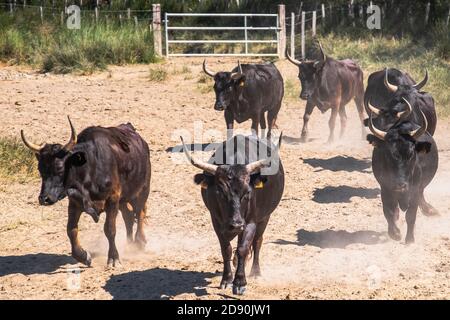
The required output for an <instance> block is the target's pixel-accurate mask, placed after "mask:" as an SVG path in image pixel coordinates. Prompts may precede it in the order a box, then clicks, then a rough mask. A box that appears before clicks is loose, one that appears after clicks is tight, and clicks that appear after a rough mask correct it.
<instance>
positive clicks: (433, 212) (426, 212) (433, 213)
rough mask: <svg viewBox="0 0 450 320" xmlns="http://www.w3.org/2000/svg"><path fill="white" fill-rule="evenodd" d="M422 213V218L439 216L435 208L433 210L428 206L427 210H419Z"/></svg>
mask: <svg viewBox="0 0 450 320" xmlns="http://www.w3.org/2000/svg"><path fill="white" fill-rule="evenodd" d="M421 211H422V213H423V215H424V216H427V217H433V216H438V215H439V211H438V210H437V209H435V208H433V207H432V206H429V207H428V208H426V209H425V208H423V209H421Z"/></svg>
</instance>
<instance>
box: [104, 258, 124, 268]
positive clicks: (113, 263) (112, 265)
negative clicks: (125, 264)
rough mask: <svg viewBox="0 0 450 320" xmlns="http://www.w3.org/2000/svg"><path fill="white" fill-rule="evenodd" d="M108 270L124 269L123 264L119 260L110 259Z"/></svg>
mask: <svg viewBox="0 0 450 320" xmlns="http://www.w3.org/2000/svg"><path fill="white" fill-rule="evenodd" d="M107 268H122V263H121V262H120V259H119V258H116V259H113V258H108V263H107Z"/></svg>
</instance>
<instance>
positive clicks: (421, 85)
mask: <svg viewBox="0 0 450 320" xmlns="http://www.w3.org/2000/svg"><path fill="white" fill-rule="evenodd" d="M427 82H428V70H427V69H425V78H423V80H422V81H420V82H419V83H417V84H415V85H413V87H414V88H416V89H417V90H420V89H422V87H424V86H425V85H426V84H427Z"/></svg>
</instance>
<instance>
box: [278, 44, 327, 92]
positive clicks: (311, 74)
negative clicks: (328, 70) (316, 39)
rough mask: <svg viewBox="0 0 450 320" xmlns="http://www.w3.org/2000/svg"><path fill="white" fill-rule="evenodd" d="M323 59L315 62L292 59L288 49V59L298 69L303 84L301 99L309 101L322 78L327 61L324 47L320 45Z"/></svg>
mask: <svg viewBox="0 0 450 320" xmlns="http://www.w3.org/2000/svg"><path fill="white" fill-rule="evenodd" d="M319 48H320V54H321V59H319V60H314V61H300V60H297V59H295V58H291V56H290V55H289V53H288V49H287V48H286V57H287V58H288V60H289V61H290V62H292V63H293V64H295V65H296V66H297V67H298V78H299V79H300V82H301V84H302V92H301V93H300V99H303V100H308V99H309V98H311V97H312V95H313V94H314V91H315V89H316V87H317V86H318V84H319V81H320V79H321V76H322V68H323V65H324V64H325V61H326V60H327V56H326V55H325V53H324V51H323V48H322V45H321V44H320V43H319Z"/></svg>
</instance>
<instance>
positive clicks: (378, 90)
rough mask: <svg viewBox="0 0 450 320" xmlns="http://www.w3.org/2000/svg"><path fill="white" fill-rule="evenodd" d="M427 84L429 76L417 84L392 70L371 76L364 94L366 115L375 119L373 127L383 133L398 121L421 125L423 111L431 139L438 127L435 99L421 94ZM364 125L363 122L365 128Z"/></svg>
mask: <svg viewBox="0 0 450 320" xmlns="http://www.w3.org/2000/svg"><path fill="white" fill-rule="evenodd" d="M427 81H428V72H426V74H425V77H424V79H423V80H422V81H421V82H419V83H417V84H416V83H415V81H414V80H413V79H412V78H411V77H410V76H409V74H407V73H404V72H402V71H400V70H397V69H393V68H391V69H387V68H386V69H384V70H379V71H376V72H374V73H372V74H371V75H370V76H369V79H368V82H367V88H366V92H365V94H364V105H365V107H366V110H367V113H368V114H373V116H374V117H376V118H375V119H374V120H373V121H374V124H375V125H376V126H377V127H378V128H380V129H382V130H388V129H389V128H390V127H391V126H392V125H394V124H395V123H396V122H397V121H399V120H405V121H406V120H407V121H412V122H414V123H416V124H418V125H423V120H422V116H421V113H420V112H421V111H422V112H423V114H424V115H425V119H426V120H427V123H428V126H427V131H428V133H430V134H431V135H434V132H435V130H436V125H437V116H436V109H435V105H434V99H433V97H432V96H431V95H430V94H428V93H426V92H422V91H421V89H422V88H423V87H424V86H425V84H426V83H427ZM406 101H407V102H408V103H409V104H410V105H411V108H409V106H408V103H407V102H406ZM367 122H368V120H365V125H367V124H368V123H367Z"/></svg>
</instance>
